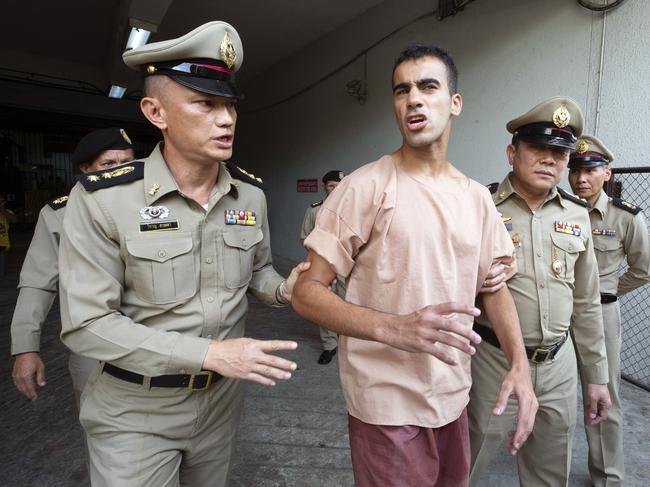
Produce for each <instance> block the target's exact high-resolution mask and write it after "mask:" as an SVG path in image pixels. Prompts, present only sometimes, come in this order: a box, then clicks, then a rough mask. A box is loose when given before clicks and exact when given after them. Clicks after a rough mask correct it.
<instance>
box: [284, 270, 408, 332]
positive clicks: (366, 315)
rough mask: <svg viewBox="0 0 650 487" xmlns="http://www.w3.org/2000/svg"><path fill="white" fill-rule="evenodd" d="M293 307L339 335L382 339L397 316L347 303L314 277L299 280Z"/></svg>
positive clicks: (302, 314) (293, 298) (294, 293)
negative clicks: (312, 278) (385, 330)
mask: <svg viewBox="0 0 650 487" xmlns="http://www.w3.org/2000/svg"><path fill="white" fill-rule="evenodd" d="M291 306H292V307H293V309H294V310H295V311H296V313H298V314H299V315H300V316H302V317H303V318H305V319H308V320H309V321H313V322H314V323H317V324H319V325H321V326H323V327H325V328H327V329H329V330H332V331H334V332H336V333H338V334H340V335H345V336H349V337H353V338H360V339H362V340H375V341H384V338H383V335H384V333H383V331H384V329H385V328H386V327H387V326H389V324H390V323H391V322H393V321H395V320H397V319H398V317H397V316H394V315H391V314H387V313H381V312H379V311H375V310H372V309H369V308H364V307H363V306H358V305H355V304H351V303H348V302H346V301H344V300H343V299H341V298H340V297H339V296H337V295H336V293H333V292H332V291H330V290H329V289H327V288H326V287H325V286H324V285H323V284H322V283H320V282H318V281H315V280H301V281H299V282H298V284H297V285H296V286H295V288H294V291H293V297H292V300H291Z"/></svg>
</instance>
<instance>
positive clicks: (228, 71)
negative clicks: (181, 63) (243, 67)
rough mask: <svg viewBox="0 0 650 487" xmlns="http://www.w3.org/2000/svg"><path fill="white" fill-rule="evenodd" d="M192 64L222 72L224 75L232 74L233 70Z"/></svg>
mask: <svg viewBox="0 0 650 487" xmlns="http://www.w3.org/2000/svg"><path fill="white" fill-rule="evenodd" d="M192 64H194V65H195V66H200V67H202V68H207V69H211V70H213V71H221V72H222V73H232V69H228V68H222V67H221V66H212V65H210V64H197V63H192Z"/></svg>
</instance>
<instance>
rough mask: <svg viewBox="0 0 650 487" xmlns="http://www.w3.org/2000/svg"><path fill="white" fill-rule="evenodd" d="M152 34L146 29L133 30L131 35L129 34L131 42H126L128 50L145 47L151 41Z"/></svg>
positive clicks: (134, 28) (133, 28)
mask: <svg viewBox="0 0 650 487" xmlns="http://www.w3.org/2000/svg"><path fill="white" fill-rule="evenodd" d="M150 35H151V32H149V31H148V30H144V29H138V28H137V27H132V28H131V33H130V34H129V40H128V41H126V50H127V51H128V50H129V49H135V48H136V47H142V46H144V45H145V44H146V43H147V41H148V40H149V36H150Z"/></svg>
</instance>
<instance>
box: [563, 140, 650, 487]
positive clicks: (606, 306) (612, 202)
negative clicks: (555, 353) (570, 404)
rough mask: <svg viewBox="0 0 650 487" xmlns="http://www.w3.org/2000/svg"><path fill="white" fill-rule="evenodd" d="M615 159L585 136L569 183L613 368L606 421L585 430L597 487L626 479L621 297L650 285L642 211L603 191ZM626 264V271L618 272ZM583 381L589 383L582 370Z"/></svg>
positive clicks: (649, 257)
mask: <svg viewBox="0 0 650 487" xmlns="http://www.w3.org/2000/svg"><path fill="white" fill-rule="evenodd" d="M613 161H614V156H613V154H612V153H611V152H610V151H609V149H607V147H605V144H603V143H602V142H601V141H600V140H599V139H597V138H596V137H594V136H592V135H583V136H582V137H581V138H580V139H578V144H577V147H576V151H575V152H574V153H573V154H571V159H570V161H569V183H570V184H571V188H572V189H573V192H574V193H575V194H577V195H578V196H580V197H582V198H584V199H586V200H587V201H588V202H589V203H590V204H591V206H592V208H591V209H590V210H589V219H590V221H591V232H592V236H593V239H594V249H595V251H596V259H597V260H598V270H599V274H600V301H601V303H602V308H603V323H604V325H605V348H606V350H607V363H608V365H609V385H608V388H609V395H610V397H611V399H612V408H611V409H610V411H609V417H608V418H607V421H605V422H603V423H600V424H598V425H596V426H587V427H586V428H585V432H586V434H587V443H588V444H589V457H588V463H589V473H590V475H591V480H592V481H593V483H594V485H595V486H596V487H603V486H613V485H622V481H623V474H624V457H623V415H622V411H621V399H620V395H619V384H620V380H621V369H620V366H621V357H620V354H621V310H620V307H619V303H618V297H619V296H621V295H623V294H625V293H628V292H630V291H633V290H634V289H636V288H638V287H641V286H643V285H644V284H646V283H647V282H648V281H650V243H649V242H648V228H647V227H646V222H645V217H644V215H643V213H642V212H641V208H639V207H637V206H636V205H634V204H632V203H629V202H627V201H624V200H622V199H620V198H610V197H608V196H607V194H606V193H605V191H604V190H603V186H604V184H605V181H609V179H610V177H611V170H610V164H611V163H612V162H613ZM626 259H627V264H628V266H629V267H628V269H627V271H626V272H625V274H623V275H622V276H621V275H619V270H620V268H621V266H622V264H623V263H624V261H625V260H626ZM580 375H581V380H582V382H583V384H584V383H586V382H587V381H588V378H587V377H585V374H584V373H583V371H582V369H581V370H580Z"/></svg>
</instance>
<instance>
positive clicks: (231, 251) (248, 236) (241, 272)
mask: <svg viewBox="0 0 650 487" xmlns="http://www.w3.org/2000/svg"><path fill="white" fill-rule="evenodd" d="M263 238H264V235H263V234H262V231H261V230H260V229H259V228H238V229H233V230H229V231H226V232H224V234H223V241H224V244H225V245H224V251H223V254H224V255H223V275H224V283H225V285H226V287H227V288H229V289H236V288H239V287H242V286H245V285H246V284H248V283H249V282H250V280H251V278H252V277H253V264H254V261H255V251H256V248H257V247H256V246H257V244H258V243H260V242H261V241H262V239H263Z"/></svg>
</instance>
